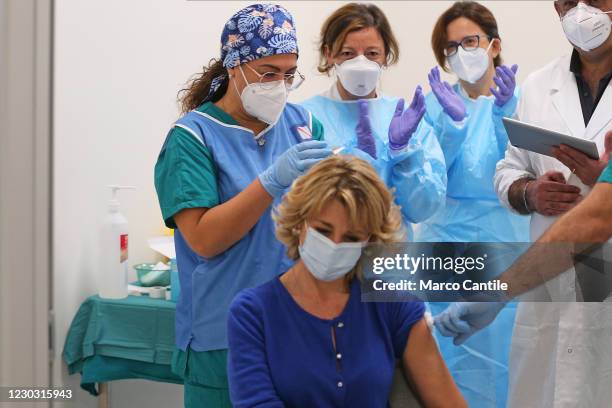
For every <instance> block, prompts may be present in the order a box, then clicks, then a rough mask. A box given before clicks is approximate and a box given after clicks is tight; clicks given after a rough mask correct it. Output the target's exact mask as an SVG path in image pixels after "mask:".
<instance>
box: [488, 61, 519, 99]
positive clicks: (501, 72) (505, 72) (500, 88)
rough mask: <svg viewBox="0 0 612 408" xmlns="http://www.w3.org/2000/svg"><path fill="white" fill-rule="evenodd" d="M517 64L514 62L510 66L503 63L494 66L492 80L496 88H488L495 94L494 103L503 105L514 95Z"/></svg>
mask: <svg viewBox="0 0 612 408" xmlns="http://www.w3.org/2000/svg"><path fill="white" fill-rule="evenodd" d="M517 71H518V65H516V64H514V65H513V66H512V68H508V67H507V66H505V65H502V66H500V67H497V68H495V73H496V75H495V77H493V81H494V82H495V83H496V84H497V90H495V89H493V88H490V89H491V93H492V94H493V96H495V104H496V105H497V106H504V105H505V104H506V103H507V102H508V101H509V100H510V99H512V97H513V96H514V89H515V88H516V72H517Z"/></svg>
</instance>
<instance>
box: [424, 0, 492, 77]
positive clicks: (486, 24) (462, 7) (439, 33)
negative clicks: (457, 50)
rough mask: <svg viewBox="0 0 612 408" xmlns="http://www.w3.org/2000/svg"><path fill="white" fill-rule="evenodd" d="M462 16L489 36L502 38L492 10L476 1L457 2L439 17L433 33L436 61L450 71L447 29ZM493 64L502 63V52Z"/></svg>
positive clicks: (432, 41) (432, 42)
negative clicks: (445, 52) (447, 60)
mask: <svg viewBox="0 0 612 408" xmlns="http://www.w3.org/2000/svg"><path fill="white" fill-rule="evenodd" d="M461 17H465V18H467V19H469V20H472V21H473V22H474V23H476V24H478V26H479V27H480V28H481V29H482V31H484V32H485V34H486V35H488V36H489V37H491V38H497V39H500V37H499V30H498V28H497V20H495V16H494V15H493V13H491V10H489V9H488V8H486V7H485V6H483V5H482V4H480V3H477V2H475V1H458V2H456V3H455V4H453V5H452V6H451V7H450V8H449V9H448V10H446V11H445V12H444V13H442V15H441V16H440V17H439V18H438V21H437V22H436V25H435V26H434V29H433V33H432V34H431V48H432V49H433V52H434V55H435V56H436V61H438V64H439V65H440V66H441V67H442V69H444V70H445V71H446V72H448V71H449V69H448V66H447V64H446V55H444V48H446V46H447V44H448V35H447V33H446V29H447V28H448V25H449V24H450V23H452V22H453V21H455V20H456V19H458V18H461ZM493 64H494V65H495V66H496V67H498V66H500V65H501V64H502V58H501V54H499V55H498V56H497V57H495V58H494V59H493Z"/></svg>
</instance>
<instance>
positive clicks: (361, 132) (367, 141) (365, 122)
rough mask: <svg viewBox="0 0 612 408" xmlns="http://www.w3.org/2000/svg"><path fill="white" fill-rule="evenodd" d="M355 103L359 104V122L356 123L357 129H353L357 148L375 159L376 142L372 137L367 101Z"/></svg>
mask: <svg viewBox="0 0 612 408" xmlns="http://www.w3.org/2000/svg"><path fill="white" fill-rule="evenodd" d="M357 103H358V104H359V122H357V127H356V128H355V133H356V134H357V148H359V149H360V150H362V151H364V152H366V153H367V154H369V155H370V156H372V157H373V158H374V159H376V158H377V156H376V141H375V140H374V136H373V135H372V125H371V124H370V111H369V109H368V101H367V100H366V99H361V100H359V102H357Z"/></svg>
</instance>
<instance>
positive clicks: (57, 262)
mask: <svg viewBox="0 0 612 408" xmlns="http://www.w3.org/2000/svg"><path fill="white" fill-rule="evenodd" d="M483 3H484V4H485V5H486V6H487V7H490V8H491V10H492V11H493V12H494V13H495V15H496V16H497V18H498V22H499V25H500V33H501V36H502V38H503V39H504V40H505V41H504V51H503V56H504V58H505V60H506V61H507V62H508V63H518V64H519V65H520V71H519V79H523V78H524V77H525V75H526V74H527V73H528V72H530V71H532V70H534V69H536V68H537V67H539V66H542V65H543V64H545V63H546V62H547V61H549V60H551V59H552V58H554V57H555V56H558V55H560V54H562V53H566V52H568V51H569V46H568V43H567V42H566V40H565V38H564V36H563V33H562V31H561V28H560V24H559V23H558V19H557V17H556V14H555V12H554V9H553V5H552V1H546V0H545V1H529V2H526V1H487V2H483ZM247 4H250V2H244V1H242V2H232V1H226V2H220V1H186V0H128V1H126V0H106V1H97V0H88V1H86V0H57V1H56V10H55V18H56V20H55V67H54V69H55V71H54V80H55V95H54V138H55V139H54V202H53V205H54V213H53V222H54V236H53V238H54V247H53V255H54V265H53V266H54V281H55V286H54V298H55V309H56V315H57V329H56V333H57V338H56V342H57V343H56V344H57V345H58V346H57V355H58V358H59V353H60V352H61V347H62V345H63V342H64V338H65V333H66V331H67V328H68V326H69V324H70V321H71V319H72V317H73V315H74V313H75V311H76V309H77V307H78V306H79V304H80V303H81V302H82V301H83V300H84V299H85V298H86V297H87V296H89V295H92V294H94V293H96V284H95V276H96V272H97V263H96V260H97V259H98V256H99V254H98V247H97V237H98V230H99V228H100V220H101V219H102V217H103V216H104V214H105V211H106V203H107V200H108V198H109V192H108V189H107V188H106V187H105V186H106V185H107V184H111V183H122V184H131V185H135V186H137V187H138V190H136V191H127V192H122V193H121V196H120V201H121V204H122V211H123V212H124V214H125V215H126V216H127V218H128V219H129V222H130V264H136V263H139V262H144V261H149V260H152V259H153V258H154V257H155V255H154V253H153V252H152V251H150V250H149V249H148V248H147V247H146V239H147V238H148V237H150V236H154V235H158V234H160V233H161V232H162V230H163V227H162V221H161V214H160V211H159V207H158V203H157V199H156V195H155V190H154V186H153V166H154V164H155V161H156V158H157V154H158V152H159V149H160V147H161V145H162V142H163V140H164V138H165V135H166V132H167V130H168V129H169V127H170V125H171V124H172V122H173V121H174V120H175V119H176V118H177V116H178V110H177V105H176V103H175V97H176V93H177V91H178V90H179V89H180V87H181V85H182V84H183V83H184V82H185V81H186V80H187V79H188V78H189V76H190V75H192V74H193V73H196V72H198V71H199V70H201V66H202V65H203V64H204V63H207V62H208V60H209V59H210V58H212V57H216V56H218V53H219V50H218V43H219V36H220V32H221V29H222V26H223V24H224V23H225V21H226V20H227V19H228V17H230V16H231V14H233V12H234V11H236V10H238V9H239V8H241V7H242V6H245V5H247ZM284 4H285V5H286V6H287V7H288V8H289V9H290V10H291V11H292V12H293V14H294V16H295V18H296V21H297V30H298V37H299V38H300V48H301V55H300V66H301V70H302V71H303V72H304V73H305V74H306V75H307V78H308V79H307V82H306V83H305V84H304V85H303V86H302V88H300V89H299V90H298V91H297V92H295V94H294V95H292V100H294V101H298V100H301V99H304V98H306V97H308V96H310V95H312V94H314V93H316V92H319V91H322V90H323V89H325V88H327V87H328V86H329V81H328V80H327V79H326V78H325V77H324V76H321V75H319V74H317V72H316V70H315V66H316V62H317V55H316V53H315V50H316V41H317V36H318V32H319V28H320V25H321V23H322V21H323V19H324V18H325V17H326V16H327V15H329V14H330V13H331V12H332V11H333V10H334V9H335V8H337V7H338V6H340V5H341V4H343V2H327V1H326V2H323V1H291V2H284ZM378 4H379V6H380V7H381V8H382V9H383V10H384V11H385V12H386V14H387V16H388V17H389V19H390V21H391V25H392V27H393V29H394V30H395V34H396V36H397V38H398V40H399V42H400V45H401V59H400V63H399V64H398V65H397V66H395V67H392V68H390V69H389V70H388V71H387V72H386V73H385V75H384V79H383V89H384V91H385V92H386V93H389V94H394V95H404V96H410V95H412V93H413V91H414V88H415V87H416V85H417V84H422V85H424V86H425V88H426V89H428V88H429V87H428V86H427V84H426V81H427V75H426V74H427V72H428V70H429V69H430V68H431V67H433V66H434V64H435V60H434V57H433V54H432V52H431V49H430V46H429V43H430V35H431V29H432V26H433V24H434V22H435V20H436V18H437V16H438V15H439V14H440V13H441V12H442V11H443V10H444V9H446V8H447V7H448V6H449V5H450V4H451V2H447V1H382V2H378ZM56 363H57V364H56V365H55V380H56V383H64V384H69V385H71V386H72V387H74V388H78V378H77V377H76V376H75V377H71V378H68V377H67V375H66V373H65V367H63V365H62V364H61V363H60V362H59V359H57V360H56ZM128 396H131V397H129V398H128ZM173 398H174V399H175V400H176V401H177V402H176V404H174V405H175V406H178V405H179V404H180V401H181V398H182V397H181V389H180V387H178V386H171V385H163V386H161V385H159V384H155V383H148V382H136V381H129V382H117V383H114V385H113V398H112V403H113V407H127V406H144V405H145V403H147V404H149V405H148V406H149V407H161V406H170V405H171V404H170V403H167V402H168V401H169V400H170V401H172V399H173ZM78 399H79V404H78V406H91V407H93V406H95V400H94V399H93V398H91V397H89V396H87V395H85V394H79V395H78ZM135 401H139V402H137V403H135Z"/></svg>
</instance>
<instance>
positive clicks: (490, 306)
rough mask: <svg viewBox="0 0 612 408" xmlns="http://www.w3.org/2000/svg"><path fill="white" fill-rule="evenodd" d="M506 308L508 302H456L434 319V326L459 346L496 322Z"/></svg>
mask: <svg viewBox="0 0 612 408" xmlns="http://www.w3.org/2000/svg"><path fill="white" fill-rule="evenodd" d="M504 306H506V302H469V303H468V302H455V303H453V304H451V305H450V306H449V307H448V308H447V309H446V310H445V311H443V312H442V313H440V314H439V315H437V316H436V317H435V318H434V325H435V326H436V328H437V329H438V331H440V334H442V335H443V336H445V337H453V338H454V339H453V343H454V344H455V345H456V346H458V345H460V344H463V342H465V341H466V340H467V339H468V338H469V337H470V336H471V335H472V334H474V333H476V332H477V331H478V330H480V329H482V328H483V327H486V326H488V325H489V324H490V323H491V322H492V321H493V320H495V317H496V316H497V314H498V313H499V312H500V310H502V309H503V308H504Z"/></svg>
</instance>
